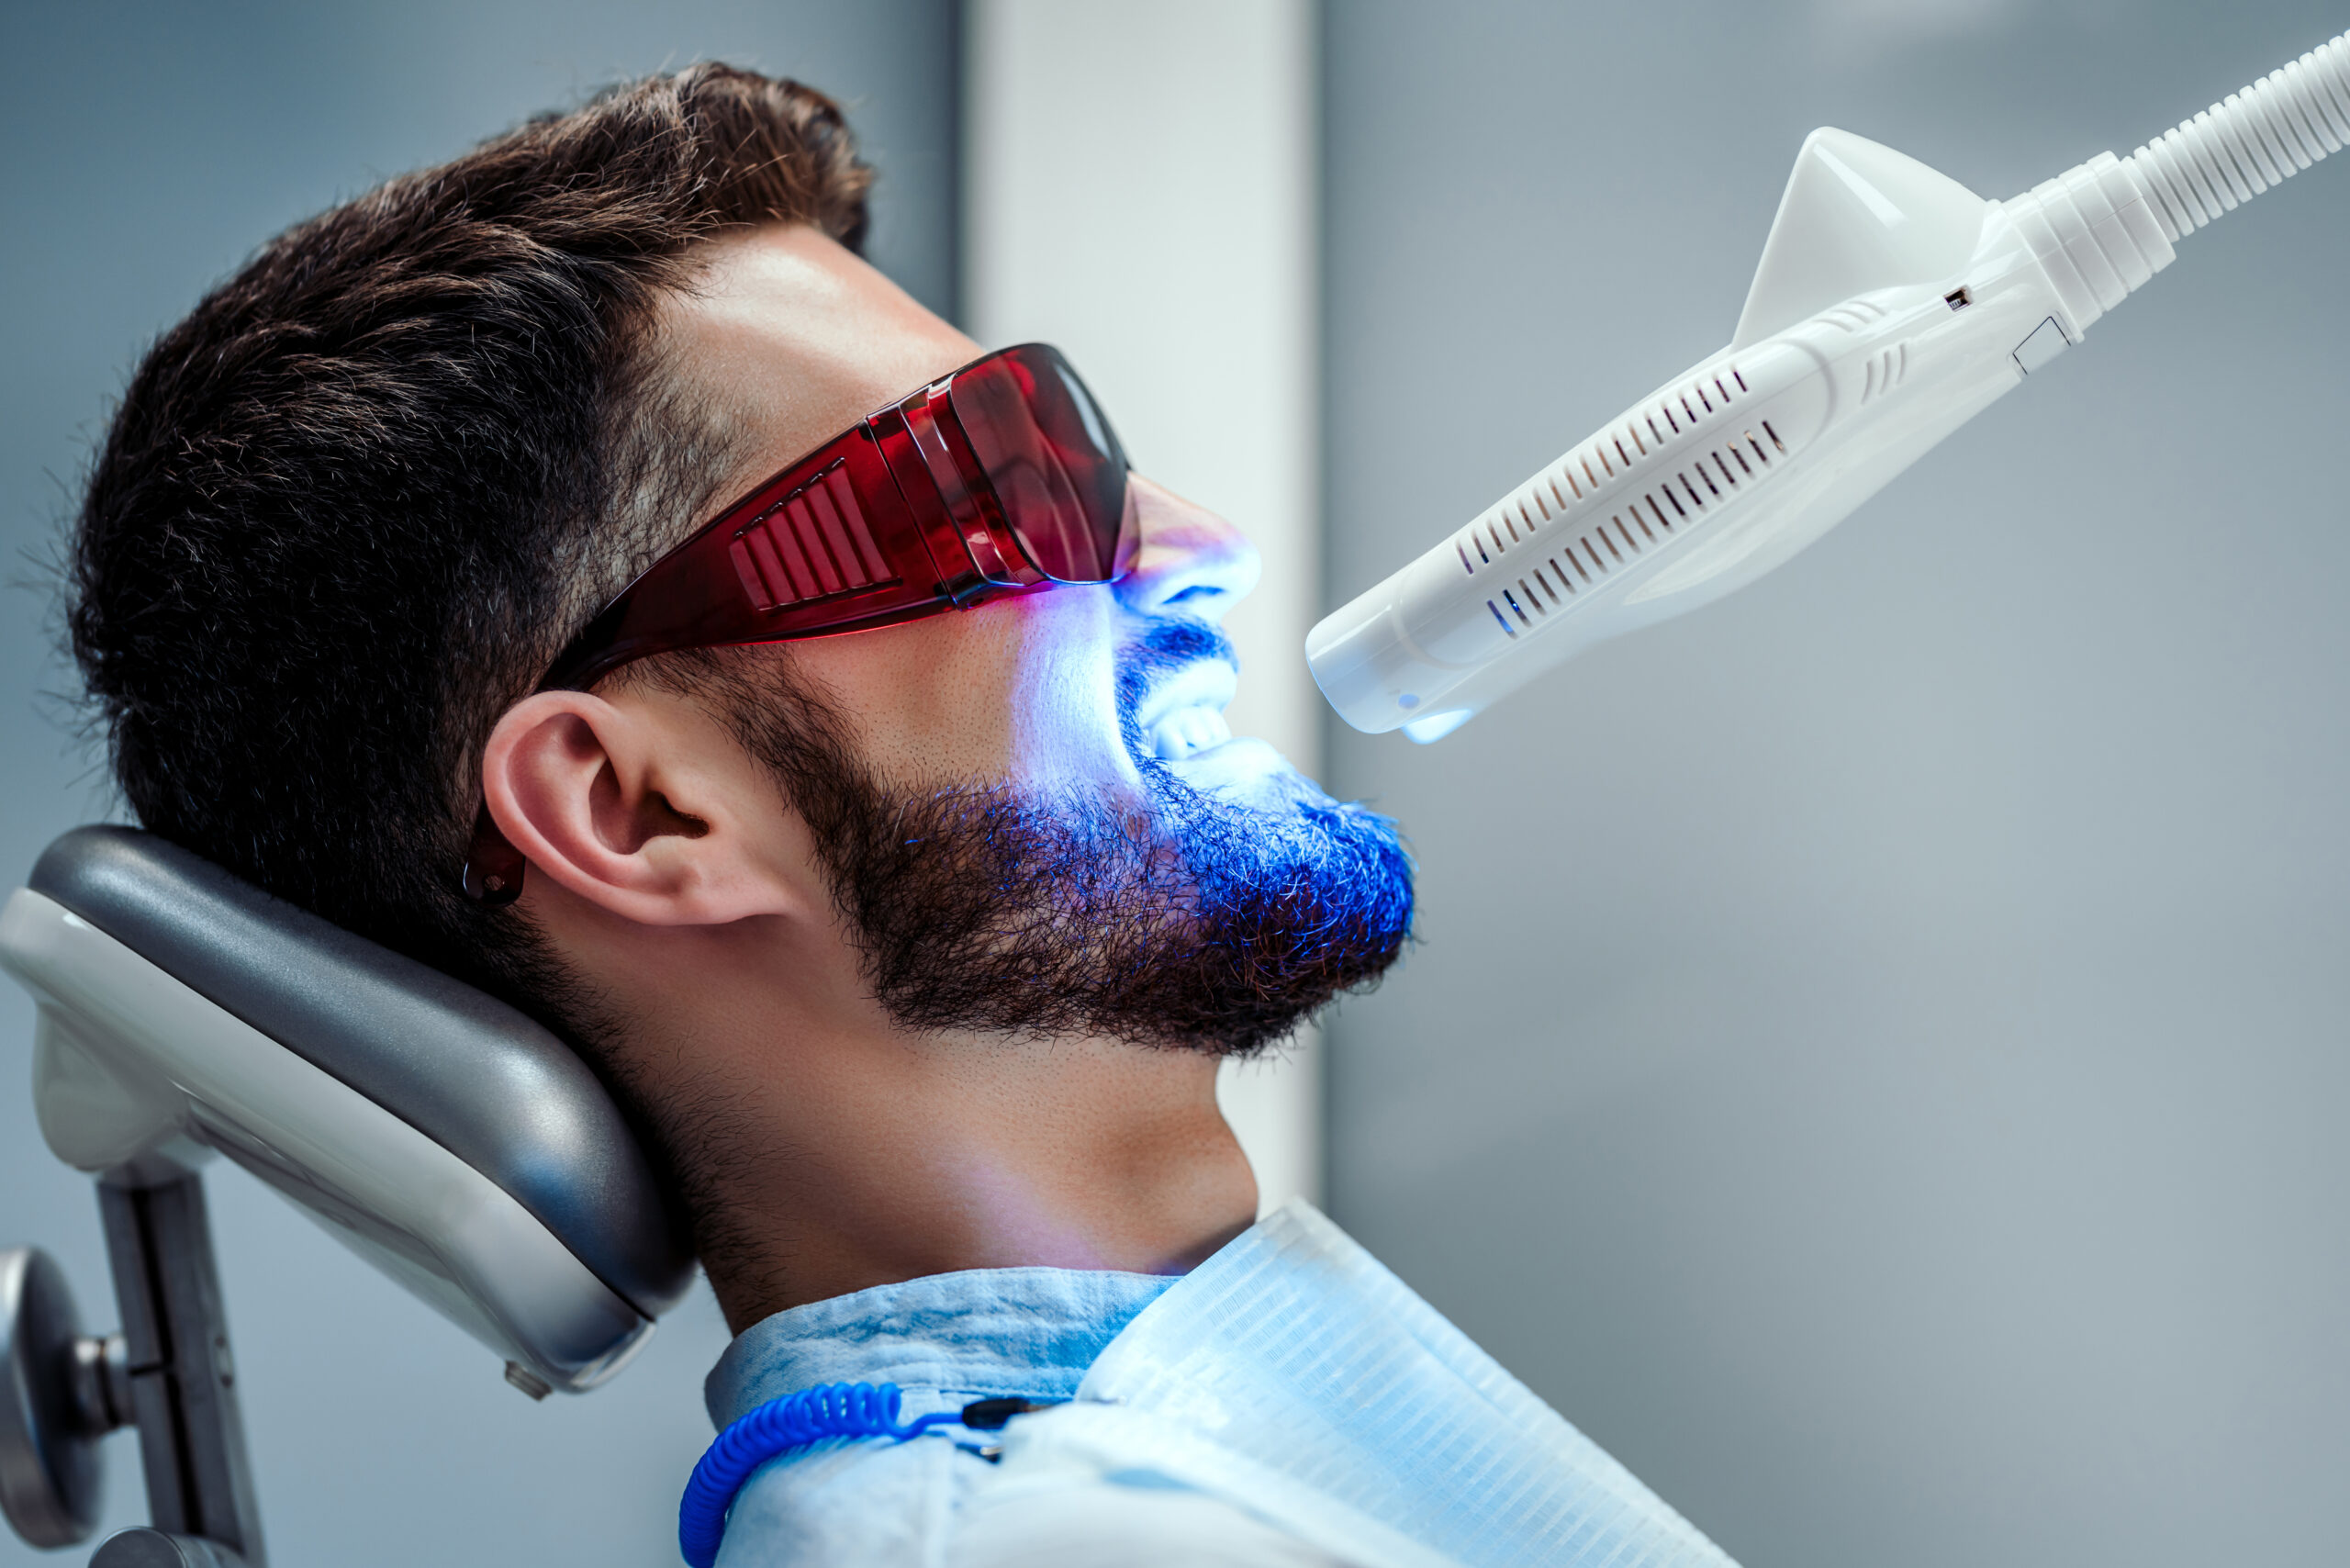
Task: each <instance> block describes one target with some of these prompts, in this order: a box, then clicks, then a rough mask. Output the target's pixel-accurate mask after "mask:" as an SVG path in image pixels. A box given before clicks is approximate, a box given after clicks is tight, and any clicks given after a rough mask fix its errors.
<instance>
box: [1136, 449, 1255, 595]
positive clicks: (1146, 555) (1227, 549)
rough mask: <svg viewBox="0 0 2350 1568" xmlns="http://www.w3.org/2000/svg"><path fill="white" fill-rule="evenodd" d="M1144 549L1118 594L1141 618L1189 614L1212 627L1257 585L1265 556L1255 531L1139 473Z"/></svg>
mask: <svg viewBox="0 0 2350 1568" xmlns="http://www.w3.org/2000/svg"><path fill="white" fill-rule="evenodd" d="M1127 483H1129V484H1130V485H1132V486H1133V487H1134V491H1133V493H1134V499H1135V514H1136V523H1137V524H1138V532H1139V536H1140V541H1141V543H1140V547H1139V548H1138V550H1137V551H1136V556H1135V564H1134V566H1133V567H1132V568H1131V569H1129V570H1128V571H1127V573H1126V575H1125V577H1121V578H1119V579H1118V584H1117V588H1118V599H1119V602H1120V603H1122V604H1124V605H1125V607H1126V608H1127V609H1128V610H1132V611H1134V612H1135V613H1136V614H1137V615H1148V616H1166V615H1181V616H1183V617H1185V618H1187V619H1192V620H1198V621H1205V622H1209V623H1210V624H1211V625H1213V624H1214V623H1215V622H1219V621H1221V620H1223V619H1224V615H1225V611H1226V610H1230V609H1231V608H1232V607H1233V606H1234V605H1236V604H1237V603H1239V602H1240V600H1241V599H1242V598H1243V597H1245V596H1246V595H1247V594H1248V590H1249V589H1251V588H1255V587H1256V586H1257V578H1258V577H1259V574H1260V573H1262V572H1263V570H1264V565H1265V564H1264V561H1263V559H1262V558H1261V557H1260V556H1259V555H1258V554H1257V547H1256V546H1255V545H1254V544H1251V543H1248V535H1246V534H1244V533H1242V532H1240V531H1239V530H1238V529H1237V528H1235V527H1233V526H1232V524H1230V523H1228V522H1226V521H1225V520H1224V519H1222V518H1220V517H1218V516H1216V514H1215V513H1214V512H1212V511H1210V510H1207V509H1206V508H1205V507H1203V506H1195V505H1193V504H1192V502H1190V501H1187V500H1185V499H1184V498H1182V497H1181V496H1179V495H1177V494H1176V493H1175V492H1174V491H1172V490H1170V489H1168V488H1167V487H1165V486H1163V485H1159V484H1157V483H1154V482H1153V481H1151V480H1148V479H1146V478H1144V477H1143V476H1141V475H1139V474H1137V475H1135V476H1132V477H1131V478H1129V480H1128V481H1127Z"/></svg>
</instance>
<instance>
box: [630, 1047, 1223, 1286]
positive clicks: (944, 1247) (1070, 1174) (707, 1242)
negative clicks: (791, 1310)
mask: <svg viewBox="0 0 2350 1568" xmlns="http://www.w3.org/2000/svg"><path fill="white" fill-rule="evenodd" d="M787 1038H788V1039H789V1045H788V1046H786V1045H784V1044H783V1043H782V1041H783V1039H787ZM787 1063H788V1065H787ZM1215 1072H1216V1063H1215V1061H1214V1058H1210V1057H1206V1056H1203V1055H1201V1054H1199V1053H1197V1052H1192V1051H1184V1050H1173V1049H1152V1048H1148V1047H1136V1046H1130V1045H1123V1044H1117V1043H1114V1042H1108V1041H1101V1040H1090V1039H1077V1040H1052V1041H1007V1040H1002V1039H968V1038H966V1039H955V1038H944V1039H942V1038H939V1037H935V1036H924V1037H913V1038H908V1037H904V1036H896V1037H887V1036H885V1037H879V1038H875V1037H857V1036H855V1035H849V1036H841V1035H835V1036H831V1037H826V1038H811V1037H809V1036H807V1035H805V1034H802V1035H800V1036H799V1037H797V1038H790V1037H789V1036H779V1037H778V1041H777V1045H776V1047H775V1051H774V1059H773V1065H772V1067H771V1068H770V1070H768V1071H767V1072H765V1073H762V1074H759V1075H758V1076H757V1078H755V1080H751V1081H747V1082H745V1083H744V1090H745V1092H744V1093H743V1094H742V1095H740V1096H739V1097H737V1096H733V1095H730V1096H729V1097H728V1102H727V1103H726V1104H725V1105H724V1106H723V1108H721V1109H713V1108H711V1107H709V1106H704V1107H699V1108H689V1109H688V1113H687V1114H688V1116H691V1117H694V1118H695V1119H696V1120H698V1121H699V1122H700V1124H701V1125H699V1126H691V1127H689V1128H679V1129H676V1130H677V1131H679V1132H683V1133H684V1134H685V1140H684V1145H683V1146H684V1147H688V1148H692V1149H693V1150H695V1151H696V1152H695V1156H694V1159H695V1163H696V1165H697V1166H698V1169H696V1170H692V1171H691V1172H689V1173H688V1189H689V1197H690V1200H691V1204H692V1206H693V1208H694V1209H695V1211H696V1215H697V1221H698V1224H697V1230H698V1233H699V1234H698V1239H699V1241H700V1243H701V1247H702V1253H703V1262H704V1266H705V1267H706V1269H707V1270H708V1271H709V1273H710V1277H711V1285H712V1287H713V1288H714V1289H715V1290H716V1292H717V1294H718V1298H719V1302H720V1304H721V1305H722V1307H723V1308H724V1309H725V1312H726V1318H727V1322H728V1323H729V1325H730V1326H731V1327H733V1328H734V1329H735V1330H736V1331H737V1332H740V1331H741V1330H742V1329H743V1328H744V1327H748V1326H749V1325H751V1324H753V1323H755V1322H757V1321H758V1320H759V1319H761V1318H763V1317H766V1316H769V1315H770V1314H772V1313H776V1312H779V1311H782V1310H784V1309H785V1308H787V1307H791V1306H797V1305H802V1304H803V1303H807V1302H811V1301H819V1300H822V1299H824V1298H826V1297H830V1296H834V1295H842V1294H847V1293H848V1292H851V1291H857V1290H863V1289H866V1288H868V1287H870V1286H873V1285H880V1284H889V1283H893V1282H897V1281H900V1280H906V1279H912V1278H916V1277H918V1276H921V1275H924V1274H937V1273H946V1272H951V1271H957V1270H962V1269H1002V1268H1016V1267H1021V1266H1024V1265H1031V1264H1042V1265H1047V1266H1054V1267H1060V1268H1071V1269H1114V1270H1126V1271H1136V1272H1144V1273H1179V1272H1181V1271H1184V1270H1187V1269H1189V1268H1191V1267H1192V1265H1193V1264H1195V1263H1197V1262H1199V1261H1200V1260H1203V1259H1204V1258H1205V1257H1207V1256H1208V1254H1210V1253H1211V1252H1213V1251H1214V1250H1215V1249H1217V1248H1218V1247H1220V1246H1222V1245H1223V1244H1224V1243H1225V1241H1227V1240H1229V1239H1230V1238H1232V1237H1234V1236H1236V1235H1237V1234H1238V1233H1239V1232H1240V1231H1242V1230H1243V1229H1246V1228H1247V1227H1248V1225H1249V1224H1250V1222H1251V1221H1252V1220H1253V1219H1254V1218H1255V1216H1256V1204H1257V1185H1256V1179H1255V1177H1254V1176H1253V1174H1252V1173H1251V1172H1250V1170H1249V1168H1248V1159H1247V1157H1246V1156H1245V1155H1243V1154H1242V1153H1241V1150H1240V1146H1239V1144H1238V1142H1237V1140H1236V1139H1235V1138H1234V1137H1233V1135H1232V1131H1231V1129H1230V1127H1228V1126H1226V1125H1225V1120H1224V1117H1223V1115H1222V1114H1221V1113H1220V1112H1219V1111H1218V1110H1217V1108H1216V1103H1215Z"/></svg>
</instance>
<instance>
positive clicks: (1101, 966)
mask: <svg viewBox="0 0 2350 1568" xmlns="http://www.w3.org/2000/svg"><path fill="white" fill-rule="evenodd" d="M1225 650H1226V644H1225V643H1224V641H1223V638H1222V636H1221V634H1220V633H1216V632H1214V631H1213V630H1212V629H1209V628H1206V627H1203V626H1199V625H1196V624H1193V623H1190V622H1178V623H1173V624H1169V625H1167V626H1162V627H1160V628H1158V629H1156V630H1154V632H1153V633H1151V635H1150V636H1148V637H1147V638H1146V639H1145V640H1144V641H1143V642H1142V643H1141V644H1137V645H1136V646H1135V647H1133V648H1131V649H1129V650H1127V651H1126V653H1125V655H1122V657H1121V660H1120V670H1119V678H1120V679H1119V684H1120V709H1121V717H1122V724H1123V727H1124V730H1125V739H1126V745H1127V748H1128V750H1129V751H1130V752H1131V753H1132V754H1133V755H1134V757H1135V761H1136V766H1137V767H1138V768H1139V769H1140V771H1141V774H1142V780H1143V786H1144V799H1143V801H1141V802H1140V804H1139V805H1137V804H1136V802H1134V801H1131V800H1126V801H1120V800H1118V799H1114V798H1113V797H1111V796H1110V795H1108V794H1106V793H1103V794H1089V793H1085V792H1080V791H1057V792H1040V791H1032V790H1015V789H1013V788H1012V787H1010V786H1008V785H1003V784H974V785H962V786H957V787H953V788H949V789H944V790H934V791H931V792H927V793H922V794H907V793H900V792H892V791H891V790H888V789H886V788H885V787H884V786H883V785H882V783H881V782H880V781H879V780H878V778H876V777H875V776H874V775H873V773H872V771H871V770H870V769H869V768H868V767H867V766H866V765H865V763H864V761H863V759H862V758H861V757H859V756H856V753H855V751H854V750H853V748H852V747H851V745H849V744H848V743H847V740H846V737H845V734H843V732H842V727H841V726H840V724H839V723H838V722H836V721H835V720H834V717H833V715H832V714H831V712H830V711H829V710H828V709H827V708H826V707H825V706H824V705H823V704H822V702H821V700H816V699H815V697H814V694H812V693H808V692H805V691H799V692H795V693H792V694H790V695H789V696H786V697H785V698H784V699H783V700H778V693H777V692H776V691H775V690H774V689H772V687H771V686H770V687H768V688H767V689H765V690H764V691H762V692H761V693H760V694H759V697H758V700H753V701H739V700H738V701H736V702H734V703H731V704H730V706H733V707H734V709H735V711H736V715H737V719H738V727H739V728H740V729H741V730H742V732H743V734H744V740H745V741H746V742H747V743H748V744H749V745H751V747H752V749H753V751H754V753H755V755H756V756H758V757H759V758H760V760H761V761H762V762H764V763H765V764H766V765H767V767H768V768H770V769H771V770H772V771H773V773H774V774H775V777H776V778H777V780H778V783H779V784H781V786H782V787H783V790H784V791H785V794H786V797H787V798H788V799H789V801H791V802H792V804H793V805H794V806H795V807H796V808H797V809H798V811H799V812H800V815H801V816H802V818H803V819H804V820H805V821H806V822H807V823H808V825H809V827H810V829H811V832H812V834H813V836H814V839H815V845H816V849H817V853H818V854H819V855H820V856H821V857H822V860H823V864H824V868H825V870H826V871H827V873H828V874H829V876H830V877H831V879H832V884H833V893H834V899H835V901H836V902H838V904H839V906H840V908H841V911H842V913H844V914H845V917H846V918H847V920H848V922H849V924H850V926H851V928H852V930H853V931H854V933H855V935H856V941H857V943H858V945H859V946H860V948H861V949H862V952H863V955H864V960H865V966H866V978H867V981H868V983H869V984H870V985H871V986H872V988H873V991H874V994H875V996H876V997H877V998H878V1000H879V1001H880V1002H881V1003H882V1005H883V1006H884V1007H886V1008H887V1009H888V1010H889V1011H890V1014H891V1015H892V1016H893V1017H894V1018H896V1019H897V1020H898V1021H899V1022H900V1023H901V1024H903V1025H907V1026H908V1027H910V1028H915V1029H924V1030H946V1029H970V1030H986V1031H1002V1032H1005V1033H1009V1034H1014V1035H1023V1036H1068V1035H1080V1034H1081V1035H1102V1036H1112V1037H1114V1038H1118V1039H1124V1040H1127V1041H1131V1042H1134V1043H1136V1044H1145V1045H1161V1046H1181V1047H1192V1048H1194V1049H1200V1050H1207V1051H1213V1052H1217V1053H1232V1054H1239V1053H1246V1052H1249V1051H1254V1050H1258V1049H1260V1048H1262V1047H1265V1046H1268V1045H1270V1044H1273V1043H1275V1042H1278V1041H1280V1040H1281V1039H1284V1038H1286V1037H1288V1036H1289V1035H1291V1034H1292V1032H1294V1031H1295V1030H1296V1028H1297V1027H1298V1025H1300V1024H1302V1023H1303V1022H1304V1020H1305V1019H1306V1018H1307V1017H1309V1016H1310V1015H1312V1014H1314V1013H1315V1012H1316V1011H1317V1010H1319V1009H1320V1008H1321V1007H1322V1006H1324V1005H1325V1004H1326V1003H1327V1002H1330V1001H1331V1000H1332V999H1333V998H1334V997H1336V996H1337V995H1338V994H1339V993H1340V992H1342V991H1349V990H1352V989H1354V988H1356V987H1358V986H1361V985H1364V984H1367V983H1368V982H1370V981H1371V980H1375V979H1376V978H1377V977H1378V976H1379V975H1380V973H1381V972H1382V971H1383V970H1384V969H1386V968H1387V967H1388V966H1389V965H1390V964H1391V963H1393V961H1394V960H1395V958H1396V956H1397V955H1398V954H1399V953H1400V952H1401V951H1402V949H1403V946H1404V942H1405V941H1406V939H1407V938H1408V935H1409V933H1410V928H1411V920H1412V871H1411V862H1410V859H1409V857H1407V856H1406V854H1405V853H1404V847H1403V845H1402V843H1401V841H1400V839H1399V837H1398V835H1397V833H1396V829H1395V825H1394V823H1392V822H1390V821H1389V820H1388V819H1387V818H1385V817H1382V816H1380V815H1378V814H1376V813H1375V812H1369V811H1365V810H1363V809H1361V808H1360V807H1357V806H1349V805H1341V804H1339V803H1338V802H1337V801H1333V800H1331V799H1330V798H1329V797H1328V796H1326V795H1325V794H1323V793H1322V791H1321V790H1318V789H1315V787H1314V786H1313V785H1311V784H1309V783H1307V782H1306V781H1305V780H1304V779H1303V778H1297V777H1295V776H1293V775H1292V776H1291V777H1290V778H1287V779H1286V780H1284V781H1283V784H1282V786H1281V787H1280V788H1276V789H1275V790H1270V791H1269V793H1270V795H1271V796H1273V797H1276V798H1277V799H1278V800H1279V801H1280V803H1279V804H1278V805H1274V806H1268V805H1251V804H1241V803H1238V802H1237V801H1230V800H1227V799H1225V798H1224V797H1222V796H1220V795H1213V794H1209V793H1207V792H1204V791H1202V790H1194V789H1192V788H1191V787H1190V786H1189V785H1187V784H1185V783H1184V782H1183V781H1182V780H1181V779H1180V778H1176V777H1175V776H1174V775H1173V774H1172V773H1170V772H1169V770H1168V768H1167V767H1165V765H1163V764H1162V763H1160V762H1159V761H1158V759H1157V758H1156V757H1153V756H1148V755H1147V752H1146V747H1145V746H1144V744H1143V741H1142V737H1141V735H1140V734H1139V733H1138V730H1137V728H1136V722H1135V718H1134V714H1135V709H1136V703H1137V702H1138V701H1139V700H1140V698H1141V695H1142V694H1143V692H1144V691H1145V690H1146V689H1147V687H1148V685H1149V681H1150V678H1151V676H1152V675H1153V674H1154V673H1156V672H1158V671H1160V670H1163V669H1167V668H1169V667H1171V666H1175V665H1180V664H1182V663H1185V662H1188V661H1189V660H1190V659H1192V658H1196V657H1199V656H1201V655H1203V653H1209V652H1220V651H1225ZM765 684H766V683H764V682H763V683H762V685H765ZM741 695H743V696H747V695H748V694H747V693H744V694H741Z"/></svg>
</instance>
